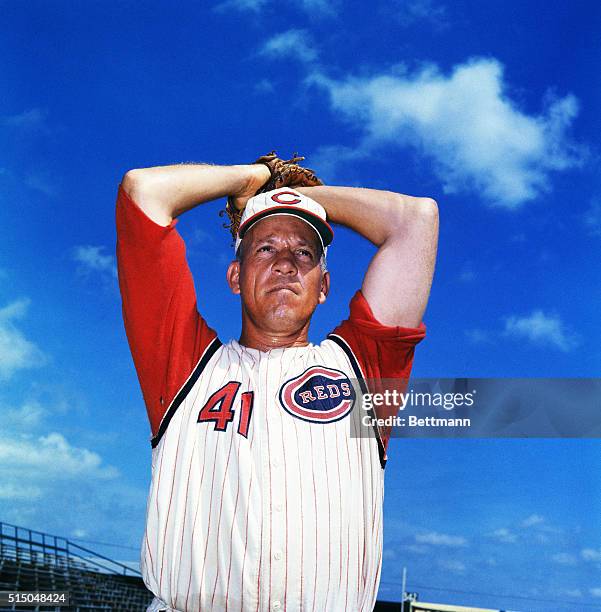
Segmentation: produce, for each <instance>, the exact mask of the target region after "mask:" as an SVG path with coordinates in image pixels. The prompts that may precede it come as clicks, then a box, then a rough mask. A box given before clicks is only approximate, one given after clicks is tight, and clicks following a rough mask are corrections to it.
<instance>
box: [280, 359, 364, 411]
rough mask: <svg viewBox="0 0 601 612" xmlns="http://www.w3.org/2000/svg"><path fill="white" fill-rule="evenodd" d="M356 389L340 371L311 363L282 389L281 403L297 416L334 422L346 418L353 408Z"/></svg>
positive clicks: (286, 409)
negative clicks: (311, 364)
mask: <svg viewBox="0 0 601 612" xmlns="http://www.w3.org/2000/svg"><path fill="white" fill-rule="evenodd" d="M354 403H355V390H354V389H353V385H352V384H351V381H350V380H349V379H348V376H347V375H346V374H345V373H344V372H341V371H340V370H333V369H332V368H326V367H325V366H311V367H310V368H309V369H308V370H305V371H304V372H303V373H302V374H300V375H299V376H297V377H296V378H293V379H292V380H289V381H288V382H285V383H284V384H283V385H282V387H281V388H280V404H282V407H283V408H284V410H285V411H286V412H288V413H289V414H291V415H292V416H293V417H296V418H297V419H302V420H303V421H311V422H313V423H332V422H334V421H339V420H340V419H343V418H344V417H345V416H346V415H347V414H349V412H350V411H351V410H352V408H353V404H354Z"/></svg>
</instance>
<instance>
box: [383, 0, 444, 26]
mask: <svg viewBox="0 0 601 612" xmlns="http://www.w3.org/2000/svg"><path fill="white" fill-rule="evenodd" d="M387 10H389V11H390V12H391V13H394V15H395V16H396V17H397V19H398V21H399V22H400V23H401V24H402V25H405V26H410V25H413V24H414V23H417V22H420V23H423V22H427V23H430V24H432V25H433V26H434V27H435V28H436V29H443V28H446V27H447V26H448V25H449V21H448V15H447V9H446V7H445V6H444V5H442V4H437V3H436V2H433V0H411V1H409V2H408V1H407V0H402V1H401V2H397V3H395V5H394V6H392V7H387Z"/></svg>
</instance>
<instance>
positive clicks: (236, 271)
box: [225, 259, 240, 295]
mask: <svg viewBox="0 0 601 612" xmlns="http://www.w3.org/2000/svg"><path fill="white" fill-rule="evenodd" d="M225 277H226V279H227V284H228V285H229V286H230V289H231V290H232V293H234V294H236V295H240V262H239V261H238V260H237V259H235V260H234V261H232V262H231V263H230V265H229V266H228V267H227V272H226V273H225Z"/></svg>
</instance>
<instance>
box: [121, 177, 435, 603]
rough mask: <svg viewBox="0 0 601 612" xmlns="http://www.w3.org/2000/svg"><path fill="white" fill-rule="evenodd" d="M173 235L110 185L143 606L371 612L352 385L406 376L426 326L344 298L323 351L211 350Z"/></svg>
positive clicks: (375, 571)
mask: <svg viewBox="0 0 601 612" xmlns="http://www.w3.org/2000/svg"><path fill="white" fill-rule="evenodd" d="M174 226H175V222H173V223H172V224H171V225H169V226H168V227H162V226H158V225H157V224H155V223H154V222H152V221H151V220H150V219H149V218H148V217H146V216H145V215H144V213H142V211H141V210H140V209H139V208H138V207H137V206H136V205H135V203H134V202H133V201H132V200H131V199H130V198H129V197H128V196H127V194H126V193H125V192H124V191H123V190H122V189H121V188H120V190H119V196H118V200H117V236H118V243H117V255H118V264H119V282H120V287H121V293H122V298H123V314H124V321H125V327H126V331H127V335H128V340H129V343H130V347H131V350H132V356H133V358H134V363H135V365H136V369H137V372H138V377H139V379H140V384H141V388H142V392H143V394H144V399H145V402H146V406H147V409H148V414H149V418H150V423H151V429H152V432H153V439H152V445H153V454H152V483H151V489H150V494H149V499H148V506H147V520H146V532H145V536H144V541H143V545H142V571H143V576H144V581H145V583H146V585H147V586H148V588H149V589H150V590H151V591H152V592H153V593H154V594H155V595H156V596H157V599H155V602H154V603H153V606H152V607H151V608H149V610H151V609H152V610H153V611H154V610H159V609H165V608H166V609H168V610H176V611H178V612H188V611H196V612H198V611H202V612H209V611H220V612H222V611H224V610H229V611H232V612H235V611H239V612H241V611H244V612H246V611H261V612H267V611H271V610H289V611H291V612H292V611H297V610H298V611H300V610H303V611H307V612H308V611H310V610H311V611H314V612H329V611H332V612H339V611H342V610H349V611H353V612H355V611H371V610H372V609H373V605H374V601H375V598H376V593H377V587H378V582H379V576H380V567H381V551H382V500H383V483H384V470H383V467H384V463H385V459H386V453H385V448H386V444H387V436H386V435H380V434H381V433H385V432H377V431H376V430H374V429H369V428H366V427H365V426H364V425H361V424H360V419H361V417H362V416H363V415H362V414H361V412H362V411H361V410H360V408H359V406H358V404H357V402H355V401H354V391H353V390H352V387H350V386H349V382H350V379H360V380H362V379H364V378H366V379H377V378H393V377H399V378H407V377H408V376H409V373H410V370H411V366H412V360H413V351H414V347H415V344H417V342H419V341H420V340H421V339H422V338H423V337H424V334H425V328H424V326H423V324H422V325H421V326H420V327H419V328H417V329H407V328H399V327H386V326H383V325H381V324H380V323H379V322H377V321H376V320H375V318H374V317H373V313H372V312H371V309H370V308H369V305H368V304H367V302H366V300H365V298H364V297H363V296H362V294H361V292H357V294H356V295H355V297H354V298H353V300H352V301H351V308H350V317H349V319H348V320H346V321H344V322H343V323H342V324H341V325H339V326H338V327H337V328H336V329H335V331H334V333H333V334H331V335H330V336H328V338H327V339H326V340H324V341H323V342H322V343H321V344H320V345H309V346H306V347H295V348H286V349H274V350H271V351H268V352H261V351H258V350H256V349H249V348H246V347H243V346H241V345H240V344H239V343H238V342H236V341H230V342H229V343H228V344H226V345H222V344H221V343H220V341H219V339H218V338H217V335H216V334H215V332H214V331H213V330H212V329H210V328H209V327H208V326H207V325H206V323H205V322H204V320H203V319H202V317H200V315H199V314H198V312H197V310H196V296H195V292H194V285H193V281H192V277H191V274H190V271H189V269H188V266H187V263H186V260H185V248H184V245H183V241H182V240H181V237H180V236H179V234H178V233H177V232H176V231H175V229H174ZM362 384H363V387H364V386H365V383H364V382H363V383H362ZM378 416H380V415H378ZM359 432H360V435H359Z"/></svg>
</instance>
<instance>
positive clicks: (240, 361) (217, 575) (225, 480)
mask: <svg viewBox="0 0 601 612" xmlns="http://www.w3.org/2000/svg"><path fill="white" fill-rule="evenodd" d="M230 367H231V366H230ZM241 371H242V357H239V359H238V372H237V374H236V377H235V379H236V380H237V379H238V377H239V376H240V372H241ZM228 379H230V380H231V375H230V376H228ZM238 391H240V389H238ZM237 397H238V394H237V393H236V398H237ZM232 431H233V430H232V429H230V448H229V450H228V453H227V462H226V464H225V470H224V472H223V482H222V483H221V502H220V504H219V521H218V522H217V532H218V533H219V528H220V527H221V518H222V516H223V494H224V492H225V484H226V482H227V481H228V473H227V471H228V468H229V465H230V458H231V456H232V446H233V444H234V434H233V433H232ZM237 490H238V491H240V479H239V478H238V487H237ZM237 502H238V493H236V503H237ZM235 518H236V517H235V510H234V516H232V531H233V526H234V522H235ZM229 549H230V560H231V558H232V539H231V537H230V543H229ZM220 552H221V548H220V547H219V546H217V561H216V565H217V571H216V572H215V583H214V585H213V595H212V596H211V606H212V605H213V602H214V601H215V591H216V589H217V580H218V579H219V553H220Z"/></svg>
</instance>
